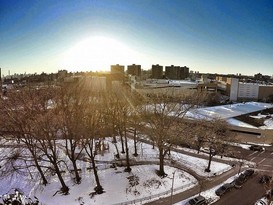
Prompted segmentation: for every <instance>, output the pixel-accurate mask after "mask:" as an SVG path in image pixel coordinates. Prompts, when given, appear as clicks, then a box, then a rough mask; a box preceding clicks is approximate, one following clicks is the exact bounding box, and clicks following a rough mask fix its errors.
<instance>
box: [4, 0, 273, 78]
mask: <svg viewBox="0 0 273 205" xmlns="http://www.w3.org/2000/svg"><path fill="white" fill-rule="evenodd" d="M272 11H273V1H271V0H260V1H256V0H238V1H232V0H221V1H217V0H207V1H202V0H193V1H188V0H183V1H180V0H172V1H164V0H131V1H122V0H116V1H112V0H101V1H87V0H83V1H69V0H66V1H64V0H60V1H53V0H47V1H35V0H24V1H19V0H18V1H16V0H9V1H6V0H0V67H1V68H2V74H4V75H7V74H8V71H9V70H10V72H11V74H13V73H25V72H26V73H35V72H37V73H41V72H46V73H51V72H57V71H58V70H61V69H67V70H69V71H108V70H110V65H111V64H122V65H128V64H133V63H134V64H140V65H141V66H142V68H143V69H150V68H151V65H152V64H161V65H163V66H166V65H180V66H188V67H189V68H190V70H194V71H199V72H208V73H223V74H229V73H230V74H231V73H232V74H236V73H241V74H245V75H253V74H256V73H259V72H260V73H262V74H264V75H273V57H272V56H273V26H272V22H273V12H272Z"/></svg>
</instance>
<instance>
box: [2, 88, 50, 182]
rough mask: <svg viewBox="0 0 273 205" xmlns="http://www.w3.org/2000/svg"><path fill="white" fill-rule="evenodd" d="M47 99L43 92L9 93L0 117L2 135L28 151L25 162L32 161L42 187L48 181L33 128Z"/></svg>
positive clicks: (45, 93)
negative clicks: (15, 141)
mask: <svg viewBox="0 0 273 205" xmlns="http://www.w3.org/2000/svg"><path fill="white" fill-rule="evenodd" d="M41 96H42V97H41ZM49 97H50V95H49V94H48V93H47V92H45V91H44V90H32V89H25V90H20V91H19V92H14V93H10V95H9V97H8V98H7V99H6V100H5V101H2V105H1V107H2V109H1V111H2V113H1V117H0V119H1V121H2V123H0V124H1V126H2V127H1V128H0V129H1V133H2V135H4V136H5V137H8V138H9V139H11V140H15V139H16V140H17V141H18V142H20V144H18V146H20V147H22V148H24V149H27V150H28V151H29V153H30V155H29V157H28V159H27V160H28V161H30V158H31V159H32V160H31V161H32V162H33V164H34V166H35V167H36V168H37V170H38V172H39V174H40V176H41V179H42V184H44V185H46V184H47V183H48V181H47V179H46V177H45V174H44V171H43V169H42V165H41V164H40V162H39V155H40V152H39V150H37V147H36V143H37V142H36V140H35V138H34V137H33V127H34V124H35V118H36V115H37V114H38V113H41V112H42V110H43V109H44V107H46V106H47V100H48V98H49ZM25 158H26V156H25ZM29 163H30V162H29Z"/></svg>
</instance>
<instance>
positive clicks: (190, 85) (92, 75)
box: [0, 64, 273, 102]
mask: <svg viewBox="0 0 273 205" xmlns="http://www.w3.org/2000/svg"><path fill="white" fill-rule="evenodd" d="M110 69H111V71H110V72H91V71H90V72H75V73H72V72H68V71H67V70H59V71H58V73H51V74H47V73H44V72H43V73H41V74H36V73H34V74H26V73H25V74H14V75H8V76H3V77H2V76H1V68H0V83H1V82H2V88H3V87H5V88H6V89H7V90H9V89H12V88H16V87H23V86H43V85H52V84H54V85H55V84H57V85H58V84H60V83H64V84H66V83H77V82H84V84H86V86H87V87H88V89H89V90H90V91H92V92H100V91H104V90H113V89H116V90H118V89H119V87H120V86H123V85H127V86H130V87H131V88H132V89H139V90H140V89H142V90H144V89H146V91H145V92H146V93H149V92H150V91H149V90H155V89H156V90H157V92H161V90H164V91H168V92H169V93H170V94H175V93H180V92H185V89H187V90H191V91H200V92H203V91H204V92H215V93H216V92H218V93H221V94H223V95H225V99H227V98H228V99H227V100H229V101H232V102H246V101H270V100H269V99H273V78H272V77H270V76H267V75H262V74H261V73H258V74H256V75H254V76H244V75H241V74H228V75H219V74H216V73H214V74H211V73H206V74H205V73H199V72H198V71H197V72H196V71H195V72H194V71H190V70H189V68H188V67H187V66H177V65H170V66H165V70H164V67H163V66H162V65H159V64H156V65H152V67H151V69H149V70H142V69H141V65H137V64H132V65H128V66H127V70H126V72H125V66H124V65H119V64H116V65H111V66H110ZM2 91H3V90H2ZM270 102H271V101H270Z"/></svg>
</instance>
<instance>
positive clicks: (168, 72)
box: [165, 65, 189, 80]
mask: <svg viewBox="0 0 273 205" xmlns="http://www.w3.org/2000/svg"><path fill="white" fill-rule="evenodd" d="M165 76H166V78H168V79H171V80H183V79H185V78H188V77H189V68H188V67H186V66H184V67H180V66H174V65H171V66H166V67H165Z"/></svg>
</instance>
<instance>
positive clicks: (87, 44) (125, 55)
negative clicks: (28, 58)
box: [61, 37, 139, 71]
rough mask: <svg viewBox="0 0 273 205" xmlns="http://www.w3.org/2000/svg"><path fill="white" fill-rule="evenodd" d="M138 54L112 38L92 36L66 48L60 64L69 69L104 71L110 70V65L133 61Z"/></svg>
mask: <svg viewBox="0 0 273 205" xmlns="http://www.w3.org/2000/svg"><path fill="white" fill-rule="evenodd" d="M138 56H139V55H138V54H137V52H135V51H133V50H131V49H130V48H128V47H127V46H126V45H124V44H122V43H120V42H118V41H116V40H114V39H111V38H106V37H92V38H88V39H85V40H83V41H80V42H79V43H77V44H76V45H74V46H72V47H71V48H70V49H69V50H67V51H66V52H65V53H64V54H63V56H62V61H61V66H62V67H64V68H65V69H69V70H71V71H77V70H92V71H101V70H104V71H106V70H110V65H114V64H123V65H124V64H132V63H135V62H136V61H137V60H138V59H137V58H138Z"/></svg>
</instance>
